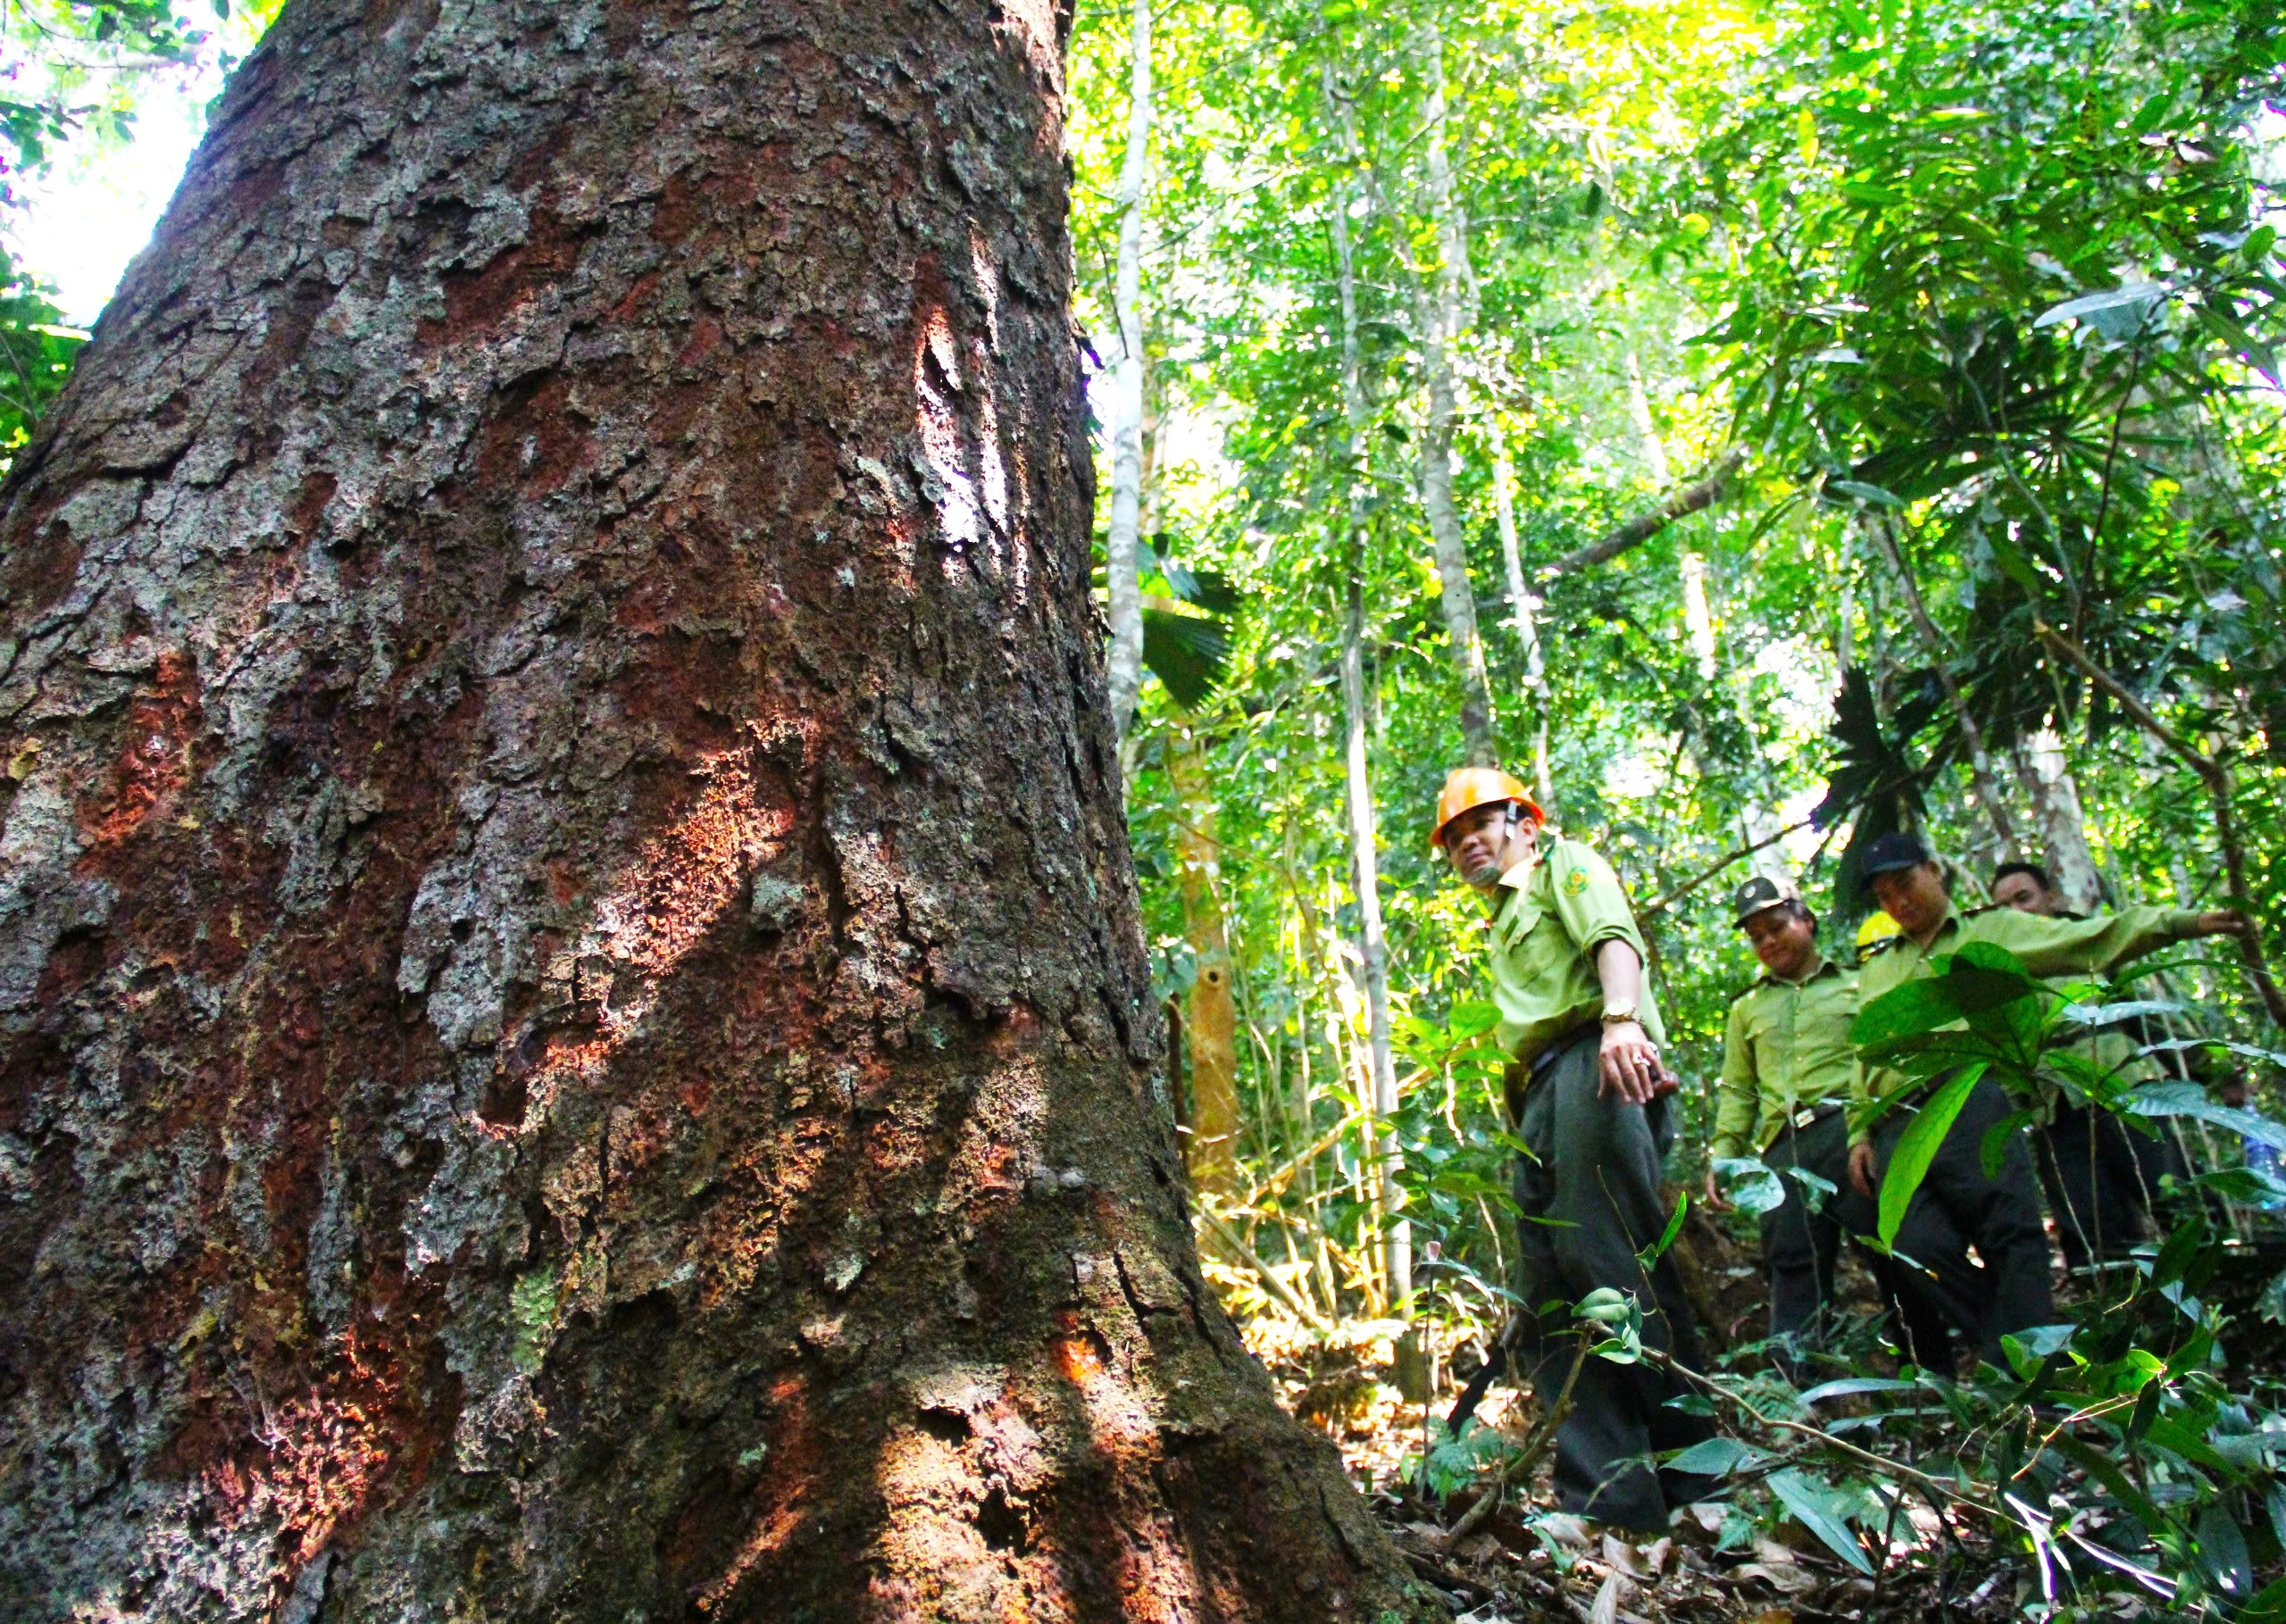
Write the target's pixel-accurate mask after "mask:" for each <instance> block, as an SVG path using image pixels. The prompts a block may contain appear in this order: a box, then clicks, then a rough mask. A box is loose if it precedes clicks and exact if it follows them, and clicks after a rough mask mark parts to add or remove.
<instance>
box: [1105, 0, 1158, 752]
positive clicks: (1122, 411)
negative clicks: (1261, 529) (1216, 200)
mask: <svg viewBox="0 0 2286 1624" xmlns="http://www.w3.org/2000/svg"><path fill="white" fill-rule="evenodd" d="M1129 50H1130V54H1131V55H1132V58H1133V60H1132V63H1131V77H1130V80H1129V90H1128V112H1127V154H1126V157H1125V159H1124V161H1123V162H1122V164H1121V166H1120V172H1119V265H1118V269H1117V271H1116V273H1115V275H1114V287H1113V292H1112V302H1113V304H1114V316H1115V317H1116V319H1117V321H1118V322H1119V365H1118V366H1117V368H1116V369H1115V370H1114V372H1113V375H1112V401H1111V520H1110V522H1109V524H1108V525H1107V526H1106V527H1105V535H1104V553H1105V575H1106V577H1107V580H1108V588H1109V598H1110V601H1109V604H1108V605H1107V609H1108V618H1109V620H1110V623H1111V637H1110V640H1109V643H1108V645H1107V646H1106V648H1105V655H1104V662H1105V666H1106V667H1107V668H1108V669H1107V673H1106V676H1107V680H1108V683H1109V686H1110V689H1111V714H1112V722H1113V724H1114V726H1115V727H1116V728H1117V729H1119V735H1120V737H1121V738H1122V739H1124V738H1125V737H1127V729H1128V727H1129V724H1130V722H1131V721H1132V720H1133V719H1134V715H1135V696H1136V695H1138V694H1139V693H1140V692H1141V691H1142V687H1143V593H1142V587H1141V586H1140V584H1139V580H1138V579H1137V573H1136V540H1137V536H1138V532H1139V524H1140V520H1141V516H1142V509H1143V196H1144V187H1145V185H1146V183H1147V179H1148V178H1149V174H1150V166H1151V6H1150V0H1134V27H1133V33H1132V37H1131V40H1130V46H1129Z"/></svg>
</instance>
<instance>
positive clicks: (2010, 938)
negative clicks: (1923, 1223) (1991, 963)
mask: <svg viewBox="0 0 2286 1624" xmlns="http://www.w3.org/2000/svg"><path fill="white" fill-rule="evenodd" d="M2197 926H2198V911H2197V910H2196V909H2192V908H2130V909H2128V910H2127V911H2126V912H2123V913H2114V914H2109V915H2107V916H2105V917H2104V918H2101V919H2090V920H2060V919H2047V918H2044V917H2042V916H2041V915H2040V914H2037V913H2025V912H2020V911H2019V910H2017V909H2015V908H1979V909H1977V910H1976V911H1975V912H1973V913H1963V912H1961V911H1960V910H1959V909H1958V908H1951V909H1948V910H1947V911H1946V913H1945V921H1944V923H1943V924H1941V925H1940V926H1938V927H1937V934H1936V936H1935V937H1932V938H1931V941H1930V943H1929V945H1928V946H1926V947H1923V946H1922V945H1921V944H1919V943H1918V942H1916V941H1915V940H1914V939H1913V938H1912V937H1909V936H1901V937H1892V938H1891V939H1890V942H1889V944H1888V945H1886V946H1883V947H1881V948H1877V949H1876V950H1875V951H1874V953H1873V956H1872V957H1871V958H1869V959H1867V960H1866V961H1865V967H1864V969H1862V970H1860V971H1859V972H1858V977H1857V997H1858V1002H1859V1003H1860V1004H1871V1003H1873V1000H1874V999H1876V998H1878V997H1880V996H1881V995H1882V994H1883V993H1886V992H1888V991H1889V990H1890V988H1891V987H1902V986H1904V985H1905V984H1906V982H1907V981H1911V980H1915V979H1918V978H1920V977H1922V976H1926V975H1931V974H1934V973H1935V972H1934V971H1933V970H1931V967H1930V960H1931V959H1933V958H1936V957H1938V956H1939V955H1940V954H1950V953H1958V952H1959V951H1960V950H1961V949H1962V948H1963V947H1965V946H1966V945H1968V944H1969V943H1971V942H1990V944H1991V945H1994V946H1995V947H2005V948H2006V949H2007V950H2008V951H2009V952H2010V953H2012V954H2015V955H2016V957H2017V958H2018V959H2020V960H2022V961H2023V966H2024V973H2025V974H2027V975H2032V976H2068V975H2075V974H2076V975H2086V974H2088V973H2090V972H2091V971H2094V970H2109V969H2111V968H2112V967H2113V966H2114V965H2115V964H2123V963H2125V962H2127V961H2128V960H2130V959H2136V958H2140V957H2141V956H2142V955H2143V954H2147V953H2149V952H2151V951H2153V950H2154V949H2156V948H2160V947H2165V946H2166V945H2168V944H2169V943H2171V942H2180V941H2182V940H2184V939H2185V938H2186V937H2189V936H2190V933H2191V931H2192V930H2193V929H2196V928H2197ZM1907 1080H1908V1079H1906V1075H1905V1073H1903V1072H1902V1071H1895V1070H1890V1069H1889V1068H1887V1067H1875V1068H1873V1069H1871V1070H1868V1069H1867V1068H1866V1067H1865V1066H1862V1065H1861V1066H1860V1067H1859V1068H1858V1070H1857V1079H1856V1087H1855V1088H1854V1089H1853V1090H1852V1094H1853V1096H1854V1098H1855V1099H1856V1102H1857V1103H1858V1104H1859V1105H1860V1106H1863V1105H1865V1104H1868V1103H1871V1102H1872V1101H1874V1100H1878V1099H1883V1098H1886V1097H1887V1096H1888V1095H1891V1094H1894V1093H1896V1092H1897V1091H1898V1089H1900V1088H1902V1087H1906V1083H1907ZM1852 1120H1854V1121H1855V1122H1856V1127H1854V1128H1852V1129H1851V1131H1850V1143H1851V1144H1853V1145H1856V1144H1862V1143H1864V1142H1865V1141H1866V1140H1867V1139H1869V1138H1870V1137H1872V1129H1871V1128H1870V1126H1869V1125H1867V1123H1866V1122H1865V1118H1864V1117H1863V1116H1862V1115H1857V1114H1855V1113H1853V1119H1852Z"/></svg>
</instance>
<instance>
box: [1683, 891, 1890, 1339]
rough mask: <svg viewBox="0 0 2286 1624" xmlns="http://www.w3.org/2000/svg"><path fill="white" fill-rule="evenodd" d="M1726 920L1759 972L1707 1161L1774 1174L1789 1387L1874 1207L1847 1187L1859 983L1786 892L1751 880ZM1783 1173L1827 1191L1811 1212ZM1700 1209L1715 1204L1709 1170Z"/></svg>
mask: <svg viewBox="0 0 2286 1624" xmlns="http://www.w3.org/2000/svg"><path fill="white" fill-rule="evenodd" d="M1731 912H1732V917H1733V918H1734V919H1735V920H1737V922H1738V926H1739V929H1741V930H1743V931H1745V932H1746V934H1747V939H1748V941H1749V942H1751V943H1752V944H1753V945H1754V951H1755V956H1756V958H1758V959H1760V960H1761V961H1762V964H1763V968H1764V970H1766V971H1767V972H1768V973H1767V974H1765V976H1764V977H1763V978H1762V979H1760V980H1759V981H1756V983H1755V984H1754V985H1753V986H1752V987H1748V989H1747V990H1746V991H1745V992H1743V993H1741V994H1740V995H1739V997H1738V1000H1737V1001H1736V1002H1735V1003H1733V1004H1731V1019H1730V1024H1729V1026H1728V1027H1727V1029H1725V1030H1724V1032H1723V1080H1722V1082H1721V1084H1720V1085H1719V1087H1717V1089H1716V1092H1715V1138H1714V1142H1713V1144H1712V1145H1709V1147H1708V1152H1707V1153H1708V1157H1709V1159H1710V1160H1711V1161H1715V1162H1721V1161H1726V1160H1729V1159H1731V1158H1734V1157H1741V1156H1753V1157H1756V1158H1759V1159H1760V1160H1761V1162H1763V1163H1764V1165H1765V1166H1767V1167H1769V1168H1772V1169H1773V1170H1776V1171H1777V1172H1778V1173H1779V1174H1780V1178H1779V1182H1780V1184H1781V1185H1782V1186H1783V1187H1784V1189H1785V1197H1786V1198H1785V1201H1784V1202H1783V1203H1781V1205H1779V1206H1777V1207H1774V1208H1773V1209H1772V1210H1771V1211H1769V1212H1765V1213H1764V1214H1763V1216H1762V1261H1763V1267H1764V1268H1765V1270H1767V1271H1768V1273H1769V1277H1770V1334H1771V1336H1772V1337H1777V1338H1782V1339H1783V1346H1784V1352H1782V1353H1781V1354H1780V1355H1779V1363H1780V1365H1781V1368H1782V1369H1784V1370H1786V1371H1787V1372H1788V1373H1789V1375H1792V1374H1793V1373H1794V1372H1795V1370H1797V1368H1798V1365H1797V1361H1798V1357H1799V1355H1800V1353H1801V1351H1802V1349H1803V1347H1804V1346H1805V1345H1813V1344H1815V1343H1816V1342H1817V1341H1818V1340H1819V1339H1820V1337H1821V1336H1822V1334H1823V1329H1824V1321H1825V1318H1826V1310H1827V1307H1828V1305H1829V1304H1830V1303H1831V1301H1832V1297H1833V1280H1834V1270H1835V1268H1836V1266H1837V1265H1838V1264H1839V1263H1840V1260H1841V1237H1842V1235H1843V1233H1844V1232H1845V1231H1847V1232H1848V1233H1849V1234H1852V1235H1865V1234H1867V1233H1869V1232H1870V1231H1871V1230H1872V1229H1873V1219H1874V1211H1873V1203H1872V1202H1870V1201H1868V1200H1867V1199H1866V1198H1865V1196H1864V1195H1860V1194H1858V1193H1857V1191H1856V1189H1854V1188H1853V1187H1851V1186H1850V1184H1849V1121H1848V1102H1849V1090H1850V1085H1851V1083H1852V1082H1853V1081H1854V1079H1855V1078H1856V1070H1857V1062H1856V1053H1855V1051H1853V1050H1852V1049H1851V1048H1850V1046H1849V1023H1850V1022H1851V1021H1852V1020H1856V1018H1857V975H1856V971H1855V970H1844V969H1843V968H1842V967H1841V966H1840V965H1839V964H1837V963H1835V962H1833V961H1832V960H1831V959H1829V958H1827V957H1826V956H1825V954H1823V953H1821V952H1819V951H1818V935H1817V930H1818V926H1817V918H1816V916H1815V914H1813V913H1812V912H1810V910H1809V908H1808V906H1807V905H1806V904H1805V903H1804V902H1803V901H1802V898H1801V895H1800V894H1799V893H1798V892H1797V891H1796V890H1795V889H1794V887H1792V886H1790V885H1781V884H1780V883H1779V882H1778V881H1776V880H1773V879H1769V878H1767V877H1765V876H1762V875H1757V876H1756V877H1755V878H1754V879H1749V880H1748V881H1747V882H1746V884H1744V885H1742V886H1740V887H1739V891H1738V895H1737V896H1736V897H1735V898H1734V899H1733V902H1732V909H1731ZM1792 1168H1798V1169H1800V1170H1802V1171H1803V1172H1805V1173H1807V1174H1809V1175H1811V1176H1812V1177H1813V1178H1818V1179H1821V1180H1823V1182H1824V1183H1825V1184H1828V1185H1831V1186H1832V1187H1833V1189H1832V1191H1831V1193H1830V1194H1827V1195H1825V1196H1824V1199H1823V1203H1821V1204H1820V1205H1819V1208H1818V1210H1816V1211H1815V1212H1814V1211H1812V1205H1811V1201H1810V1200H1809V1199H1808V1195H1809V1192H1808V1190H1807V1189H1806V1188H1805V1187H1804V1185H1803V1181H1802V1180H1801V1179H1799V1178H1796V1177H1794V1176H1793V1175H1792V1174H1790V1172H1788V1171H1787V1170H1789V1169H1792ZM1706 1198H1707V1201H1708V1202H1709V1203H1712V1204H1715V1205H1717V1206H1719V1205H1721V1204H1723V1196H1722V1192H1721V1189H1720V1187H1719V1186H1718V1184H1717V1182H1716V1178H1715V1172H1714V1170H1712V1169H1709V1170H1708V1172H1707V1174H1706Z"/></svg>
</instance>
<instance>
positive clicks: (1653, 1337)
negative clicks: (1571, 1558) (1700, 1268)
mask: <svg viewBox="0 0 2286 1624" xmlns="http://www.w3.org/2000/svg"><path fill="white" fill-rule="evenodd" d="M1600 1037H1601V1033H1600V1030H1599V1029H1595V1028H1589V1029H1586V1030H1585V1031H1583V1032H1581V1033H1580V1034H1578V1035H1577V1036H1576V1037H1573V1038H1570V1039H1567V1040H1564V1041H1563V1042H1561V1043H1560V1044H1559V1045H1558V1047H1557V1049H1556V1051H1554V1052H1553V1054H1552V1058H1550V1059H1549V1060H1548V1063H1547V1064H1546V1065H1545V1066H1544V1067H1543V1068H1542V1069H1541V1070H1539V1073H1538V1075H1537V1076H1536V1078H1535V1079H1534V1080H1533V1081H1532V1082H1531V1086H1530V1087H1529V1088H1528V1089H1527V1090H1526V1092H1525V1094H1524V1095H1523V1101H1522V1102H1521V1109H1520V1110H1519V1112H1518V1113H1517V1114H1518V1121H1517V1124H1516V1133H1517V1137H1519V1138H1521V1139H1522V1140H1523V1142H1524V1144H1525V1145H1526V1146H1527V1147H1529V1149H1530V1152H1531V1153H1530V1154H1529V1155H1525V1156H1520V1157H1518V1158H1517V1162H1516V1177H1515V1192H1514V1193H1515V1197H1516V1205H1517V1208H1518V1209H1519V1212H1520V1213H1521V1217H1520V1218H1519V1220H1518V1221H1517V1225H1516V1245H1517V1253H1518V1263H1517V1286H1516V1292H1517V1296H1518V1299H1519V1303H1520V1306H1519V1309H1518V1322H1519V1329H1520V1332H1521V1346H1520V1348H1519V1350H1518V1351H1519V1353H1520V1354H1521V1355H1522V1358H1523V1362H1528V1363H1530V1365H1531V1368H1532V1381H1533V1386H1534V1387H1535V1388H1536V1390H1537V1391H1538V1393H1539V1399H1540V1402H1541V1403H1543V1404H1548V1405H1553V1404H1554V1403H1556V1397H1557V1395H1559V1394H1560V1393H1561V1392H1562V1391H1563V1389H1564V1378H1565V1376H1566V1375H1567V1374H1568V1373H1569V1372H1570V1370H1571V1369H1572V1362H1573V1355H1574V1354H1575V1353H1577V1351H1578V1348H1579V1341H1578V1337H1577V1335H1576V1334H1575V1333H1576V1330H1577V1328H1578V1325H1579V1322H1578V1321H1577V1320H1575V1319H1574V1318H1573V1312H1572V1305H1573V1303H1577V1302H1578V1301H1579V1300H1580V1299H1581V1297H1584V1296H1586V1295H1588V1294H1589V1292H1591V1291H1594V1290H1595V1289H1596V1288H1597V1287H1604V1286H1608V1287H1615V1288H1616V1289H1618V1290H1621V1291H1624V1292H1628V1293H1631V1294H1632V1295H1634V1297H1635V1298H1636V1300H1637V1302H1638V1303H1639V1304H1640V1305H1641V1308H1642V1312H1643V1344H1644V1345H1645V1346H1646V1347H1648V1348H1656V1349H1658V1350H1659V1351H1661V1352H1663V1353H1671V1354H1672V1355H1673V1357H1674V1358H1675V1359H1677V1360H1678V1361H1680V1362H1682V1363H1684V1364H1686V1365H1689V1366H1692V1367H1694V1368H1695V1367H1698V1366H1701V1365H1703V1364H1704V1362H1705V1360H1704V1356H1703V1354H1702V1353H1700V1350H1699V1345H1698V1325H1697V1323H1696V1322H1695V1321H1694V1320H1692V1318H1691V1313H1690V1304H1689V1301H1688V1300H1687V1299H1686V1298H1685V1296H1684V1295H1683V1288H1682V1278H1681V1276H1680V1275H1679V1274H1678V1273H1677V1272H1676V1270H1675V1265H1674V1260H1673V1258H1671V1257H1665V1256H1662V1257H1661V1258H1660V1259H1659V1260H1658V1261H1657V1262H1656V1263H1654V1264H1653V1265H1652V1266H1651V1268H1650V1269H1649V1270H1644V1269H1643V1268H1642V1267H1641V1266H1640V1265H1639V1263H1638V1262H1636V1253H1638V1252H1639V1251H1641V1250H1642V1249H1644V1248H1645V1247H1648V1246H1649V1245H1652V1244H1653V1243H1654V1242H1656V1240H1657V1239H1658V1238H1659V1237H1660V1235H1661V1234H1662V1233H1663V1232H1664V1230H1665V1228H1666V1225H1667V1217H1668V1212H1669V1209H1668V1208H1667V1207H1666V1206H1665V1205H1664V1203H1662V1202H1661V1200H1660V1196H1659V1174H1660V1164H1661V1162H1662V1161H1663V1160H1664V1155H1665V1153H1666V1148H1667V1145H1668V1142H1669V1141H1670V1140H1671V1139H1672V1138H1673V1131H1674V1130H1673V1124H1672V1122H1671V1121H1670V1119H1669V1112H1668V1102H1667V1101H1665V1100H1656V1101H1654V1102H1653V1103H1651V1104H1650V1105H1649V1106H1648V1107H1645V1106H1639V1105H1627V1104H1623V1103H1620V1102H1619V1101H1618V1100H1616V1099H1606V1098H1603V1097H1601V1096H1600V1095H1598V1093H1597V1081H1598V1079H1597V1068H1596V1061H1597V1055H1598V1052H1599V1050H1600V1047H1601V1045H1600ZM1686 1391H1688V1389H1687V1388H1686V1387H1685V1386H1684V1384H1683V1383H1682V1381H1681V1378H1678V1377H1676V1376H1674V1375H1673V1374H1672V1373H1670V1372H1669V1371H1667V1370H1662V1369H1660V1368H1659V1367H1657V1366H1656V1365H1654V1364H1651V1363H1649V1362H1638V1363H1635V1364H1628V1365H1621V1364H1614V1363H1613V1362H1611V1361H1609V1360H1607V1359H1601V1358H1598V1357H1595V1356H1593V1355H1590V1356H1589V1358H1588V1359H1587V1360H1585V1361H1584V1362H1582V1363H1581V1366H1580V1374H1579V1377H1578V1379H1577V1380H1576V1381H1574V1382H1573V1388H1572V1409H1571V1413H1570V1414H1569V1415H1568V1416H1567V1417H1566V1418H1565V1420H1564V1424H1563V1425H1562V1426H1561V1427H1559V1428H1557V1429H1556V1493H1557V1495H1558V1499H1559V1503H1561V1504H1562V1506H1563V1508H1564V1510H1565V1511H1567V1512H1578V1513H1580V1514H1581V1515H1585V1516H1589V1517H1595V1518H1598V1519H1601V1520H1604V1521H1606V1522H1609V1523H1613V1524H1615V1525H1616V1526H1618V1527H1621V1528H1637V1529H1647V1530H1648V1529H1659V1528H1665V1527H1666V1526H1667V1514H1668V1512H1670V1510H1672V1509H1673V1507H1675V1506H1678V1505H1683V1504H1687V1503H1689V1502H1690V1501H1692V1500H1695V1499H1697V1498H1698V1497H1699V1495H1702V1494H1703V1493H1705V1492H1706V1490H1707V1489H1708V1488H1709V1487H1712V1485H1711V1483H1710V1480H1709V1479H1706V1478H1697V1477H1689V1476H1685V1475H1682V1474H1679V1473H1674V1472H1666V1471H1656V1472H1655V1471H1654V1470H1651V1469H1649V1468H1648V1467H1647V1466H1645V1465H1643V1464H1641V1463H1640V1462H1636V1463H1634V1464H1629V1463H1628V1462H1630V1461H1631V1458H1633V1457H1638V1456H1642V1455H1646V1454H1648V1453H1653V1452H1655V1451H1659V1450H1667V1449H1681V1448H1684V1447H1687V1446H1689V1445H1692V1444H1696V1443H1698V1441H1699V1440H1701V1439H1702V1438H1706V1437H1710V1436H1712V1433H1713V1428H1711V1427H1710V1426H1709V1425H1708V1424H1707V1422H1706V1420H1704V1419H1703V1418H1701V1417H1698V1416H1695V1415H1688V1414H1685V1413H1684V1412H1681V1411H1680V1410H1671V1409H1668V1408H1666V1407H1665V1405H1666V1402H1667V1400H1669V1399H1671V1398H1674V1397H1677V1396H1679V1395H1681V1394H1683V1393H1684V1392H1686Z"/></svg>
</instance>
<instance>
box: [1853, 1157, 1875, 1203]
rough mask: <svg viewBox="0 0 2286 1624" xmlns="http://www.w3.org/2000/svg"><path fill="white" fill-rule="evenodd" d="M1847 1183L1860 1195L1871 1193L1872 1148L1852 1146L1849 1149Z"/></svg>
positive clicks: (1869, 1194)
mask: <svg viewBox="0 0 2286 1624" xmlns="http://www.w3.org/2000/svg"><path fill="white" fill-rule="evenodd" d="M1849 1182H1850V1183H1852V1184H1854V1185H1856V1187H1857V1193H1858V1194H1859V1195H1865V1196H1871V1195H1873V1146H1872V1145H1851V1146H1850V1147H1849Z"/></svg>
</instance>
